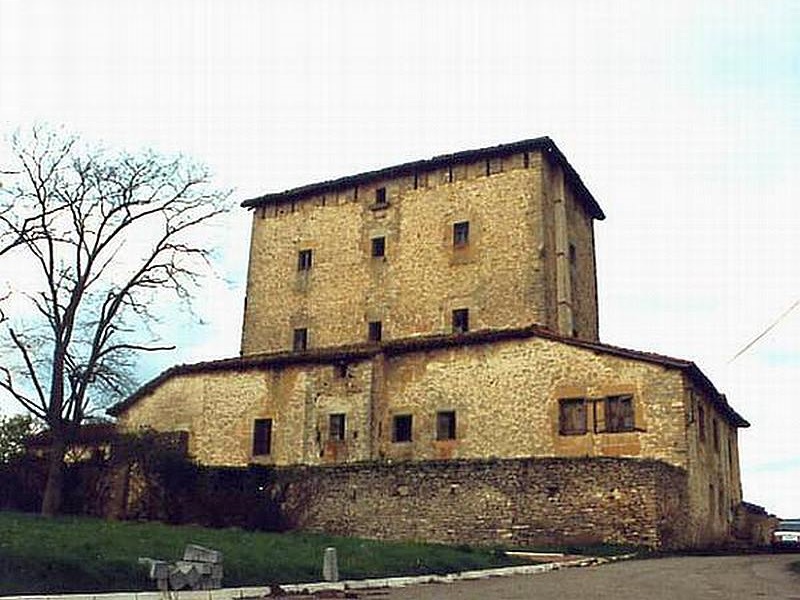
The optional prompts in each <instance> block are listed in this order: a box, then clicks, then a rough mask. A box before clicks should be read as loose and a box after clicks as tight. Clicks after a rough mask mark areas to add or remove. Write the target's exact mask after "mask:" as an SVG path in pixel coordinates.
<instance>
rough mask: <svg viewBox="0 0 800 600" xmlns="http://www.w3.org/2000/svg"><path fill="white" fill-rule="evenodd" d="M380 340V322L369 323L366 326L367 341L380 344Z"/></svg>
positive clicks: (381, 334) (381, 331) (381, 330)
mask: <svg viewBox="0 0 800 600" xmlns="http://www.w3.org/2000/svg"><path fill="white" fill-rule="evenodd" d="M381 339H383V323H382V322H381V321H370V322H369V323H368V324H367V340H368V341H370V342H380V341H381Z"/></svg>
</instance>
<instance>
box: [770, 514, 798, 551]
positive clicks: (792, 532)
mask: <svg viewBox="0 0 800 600" xmlns="http://www.w3.org/2000/svg"><path fill="white" fill-rule="evenodd" d="M772 539H773V543H775V544H779V545H797V546H800V519H788V520H785V521H780V522H779V523H778V528H777V529H776V530H775V533H773V534H772Z"/></svg>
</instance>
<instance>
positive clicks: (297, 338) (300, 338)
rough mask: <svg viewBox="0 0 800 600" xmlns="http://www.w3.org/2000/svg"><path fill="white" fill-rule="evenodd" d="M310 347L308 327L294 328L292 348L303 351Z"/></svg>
mask: <svg viewBox="0 0 800 600" xmlns="http://www.w3.org/2000/svg"><path fill="white" fill-rule="evenodd" d="M307 348H308V329H306V328H305V327H300V328H298V329H295V330H294V337H293V338H292V349H293V350H294V351H295V352H302V351H303V350H306V349H307Z"/></svg>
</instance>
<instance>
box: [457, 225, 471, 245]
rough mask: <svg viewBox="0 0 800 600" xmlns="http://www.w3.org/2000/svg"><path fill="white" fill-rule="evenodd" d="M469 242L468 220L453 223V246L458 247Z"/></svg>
mask: <svg viewBox="0 0 800 600" xmlns="http://www.w3.org/2000/svg"><path fill="white" fill-rule="evenodd" d="M467 244H469V221H460V222H459V223H453V246H456V247H460V246H466V245H467Z"/></svg>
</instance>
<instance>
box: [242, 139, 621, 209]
mask: <svg viewBox="0 0 800 600" xmlns="http://www.w3.org/2000/svg"><path fill="white" fill-rule="evenodd" d="M531 150H540V151H542V152H544V153H545V154H546V155H548V156H550V157H551V158H552V159H553V160H554V161H555V162H556V163H558V164H559V165H561V167H562V168H563V169H564V173H565V176H566V179H567V181H568V182H569V183H570V184H571V185H572V187H573V188H574V189H575V191H576V194H577V196H578V198H579V199H580V200H581V201H582V202H583V203H584V205H585V206H586V208H587V210H588V211H589V214H590V215H592V217H594V218H595V219H598V220H602V219H605V218H606V216H605V214H604V213H603V210H602V209H601V208H600V205H599V204H598V203H597V201H596V200H595V199H594V196H592V194H591V192H590V191H589V190H588V189H587V188H586V186H585V185H584V183H583V181H582V180H581V177H580V175H578V173H577V172H576V171H575V169H573V168H572V165H570V164H569V161H567V159H566V157H565V156H564V155H563V154H562V152H561V150H559V149H558V146H556V145H555V143H554V142H553V140H551V139H550V138H549V137H546V136H545V137H539V138H532V139H528V140H521V141H519V142H513V143H510V144H500V145H499V146H489V147H487V148H477V149H475V150H464V151H462V152H456V153H454V154H442V155H440V156H434V157H433V158H429V159H427V160H418V161H414V162H409V163H404V164H401V165H395V166H393V167H386V168H383V169H379V170H377V171H368V172H366V173H359V174H358V175H349V176H347V177H340V178H339V179H332V180H330V181H323V182H320V183H312V184H310V185H304V186H302V187H297V188H293V189H291V190H286V191H284V192H277V193H271V194H264V195H262V196H258V197H257V198H250V199H249V200H245V201H244V202H242V206H244V207H245V208H256V207H259V206H264V205H267V204H275V203H281V202H290V201H292V200H300V199H302V198H306V197H308V196H315V195H319V194H325V193H329V192H334V191H337V190H343V189H347V188H352V187H355V186H357V185H361V184H364V183H369V182H372V181H378V180H382V179H393V178H396V177H403V176H407V175H413V174H414V173H422V172H426V171H432V170H434V169H438V168H440V167H443V166H447V165H453V164H459V163H469V162H474V161H476V160H481V159H487V158H495V157H499V156H508V155H510V154H518V153H520V152H526V151H531Z"/></svg>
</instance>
